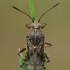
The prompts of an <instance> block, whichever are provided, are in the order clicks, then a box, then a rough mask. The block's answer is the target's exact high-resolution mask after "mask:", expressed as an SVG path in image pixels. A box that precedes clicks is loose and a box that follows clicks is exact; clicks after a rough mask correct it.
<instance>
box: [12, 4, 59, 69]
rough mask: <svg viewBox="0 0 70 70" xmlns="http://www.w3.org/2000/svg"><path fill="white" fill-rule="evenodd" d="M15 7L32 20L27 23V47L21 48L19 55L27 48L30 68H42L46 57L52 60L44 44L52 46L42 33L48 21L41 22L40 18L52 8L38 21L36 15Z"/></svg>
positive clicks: (27, 60) (27, 59)
mask: <svg viewBox="0 0 70 70" xmlns="http://www.w3.org/2000/svg"><path fill="white" fill-rule="evenodd" d="M58 4H59V3H57V4H55V5H54V6H53V7H52V8H54V7H56V6H57V5H58ZM13 8H14V9H16V10H18V11H20V12H22V13H24V14H26V15H27V16H28V17H29V18H30V19H31V20H32V23H31V24H26V25H25V26H26V27H27V28H28V29H29V32H28V34H27V35H26V39H27V44H26V46H25V48H23V49H20V50H19V51H18V55H19V54H20V53H22V52H23V51H25V50H27V52H26V58H25V61H26V62H27V64H28V66H30V68H29V70H40V69H41V67H42V65H44V62H45V57H46V58H47V60H48V61H47V62H49V61H50V58H49V56H48V54H47V53H46V52H44V44H47V45H49V46H52V44H51V43H49V42H45V41H44V39H45V36H44V34H43V33H42V29H43V28H44V27H45V26H46V25H47V24H46V23H40V19H41V18H42V17H43V16H44V14H45V13H46V12H48V11H49V10H51V9H52V8H50V9H49V10H47V11H45V12H44V13H43V14H42V15H41V17H40V18H39V20H38V21H34V17H33V18H32V17H31V16H30V15H28V14H27V13H25V12H23V11H21V10H19V9H18V8H16V7H14V6H13Z"/></svg>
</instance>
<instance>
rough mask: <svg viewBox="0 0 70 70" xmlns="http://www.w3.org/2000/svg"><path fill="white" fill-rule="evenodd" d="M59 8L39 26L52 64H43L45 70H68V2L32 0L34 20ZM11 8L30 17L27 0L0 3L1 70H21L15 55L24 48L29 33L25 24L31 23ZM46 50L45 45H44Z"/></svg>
mask: <svg viewBox="0 0 70 70" xmlns="http://www.w3.org/2000/svg"><path fill="white" fill-rule="evenodd" d="M58 2H60V5H58V6H57V7H55V8H54V9H52V10H51V11H49V12H48V13H46V14H45V15H44V16H43V17H42V19H41V21H40V22H41V23H44V22H46V23H47V26H46V27H45V28H44V29H43V33H44V35H45V41H48V42H51V43H52V45H53V46H52V47H49V48H45V49H46V51H47V52H48V54H49V56H50V59H51V62H50V63H46V64H45V66H46V68H47V69H46V70H70V1H69V0H34V7H35V12H36V18H37V20H38V18H39V17H40V16H41V15H42V14H43V12H44V11H46V10H48V9H49V8H51V7H52V6H53V5H55V4H56V3H58ZM12 6H16V7H18V8H19V9H21V10H23V11H25V12H26V13H28V14H29V15H30V9H29V3H28V0H0V70H20V67H19V58H18V55H17V51H18V49H19V48H22V47H24V45H25V44H26V35H27V33H28V31H29V30H28V29H27V28H26V27H25V24H26V23H32V22H31V19H30V18H29V17H27V16H26V15H24V14H23V13H21V12H19V11H17V10H15V9H13V8H12ZM45 46H46V45H45Z"/></svg>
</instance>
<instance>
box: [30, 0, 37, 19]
mask: <svg viewBox="0 0 70 70" xmlns="http://www.w3.org/2000/svg"><path fill="white" fill-rule="evenodd" d="M29 6H30V12H31V17H32V18H34V20H36V15H35V10H34V4H33V0H29Z"/></svg>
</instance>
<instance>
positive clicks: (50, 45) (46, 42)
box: [44, 42, 52, 46]
mask: <svg viewBox="0 0 70 70" xmlns="http://www.w3.org/2000/svg"><path fill="white" fill-rule="evenodd" d="M44 43H45V44H47V45H49V46H52V44H51V43H49V42H44Z"/></svg>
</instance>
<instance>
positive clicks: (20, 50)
mask: <svg viewBox="0 0 70 70" xmlns="http://www.w3.org/2000/svg"><path fill="white" fill-rule="evenodd" d="M25 50H26V46H25V47H24V48H22V49H19V50H18V55H19V54H20V53H22V52H23V51H25Z"/></svg>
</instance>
